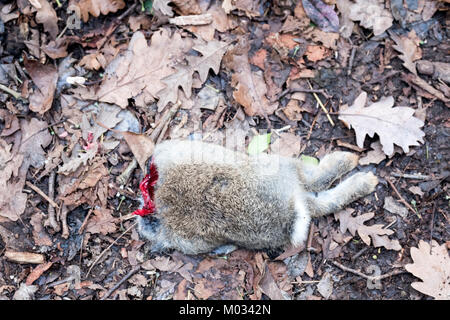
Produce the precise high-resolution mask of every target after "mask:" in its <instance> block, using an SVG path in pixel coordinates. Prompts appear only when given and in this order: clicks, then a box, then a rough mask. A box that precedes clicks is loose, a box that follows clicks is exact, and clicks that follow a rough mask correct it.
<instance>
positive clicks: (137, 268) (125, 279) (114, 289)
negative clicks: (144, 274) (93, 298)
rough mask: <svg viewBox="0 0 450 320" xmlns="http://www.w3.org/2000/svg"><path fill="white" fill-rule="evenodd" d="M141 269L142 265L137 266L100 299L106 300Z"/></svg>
mask: <svg viewBox="0 0 450 320" xmlns="http://www.w3.org/2000/svg"><path fill="white" fill-rule="evenodd" d="M140 269H141V266H140V265H137V266H135V267H134V268H133V269H131V270H130V272H128V273H127V274H126V275H125V277H123V278H122V279H121V280H120V281H119V282H117V283H116V284H115V285H114V287H112V288H111V289H109V290H108V292H106V293H105V295H104V296H103V297H101V298H100V300H106V298H108V297H109V296H110V295H111V294H112V293H113V292H114V291H116V290H117V289H118V288H119V287H120V286H121V285H122V284H123V283H124V282H125V281H127V280H128V279H130V278H131V276H132V275H134V274H135V273H136V272H138V271H139V270H140Z"/></svg>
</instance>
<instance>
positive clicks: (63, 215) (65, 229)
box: [60, 204, 70, 239]
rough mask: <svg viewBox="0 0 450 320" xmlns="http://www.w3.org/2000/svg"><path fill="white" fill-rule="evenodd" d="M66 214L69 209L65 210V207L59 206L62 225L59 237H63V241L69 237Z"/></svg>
mask: <svg viewBox="0 0 450 320" xmlns="http://www.w3.org/2000/svg"><path fill="white" fill-rule="evenodd" d="M68 212H69V209H68V208H67V206H66V205H64V204H63V205H62V206H61V210H60V220H61V223H62V234H61V237H63V238H64V239H67V238H69V236H70V231H69V226H68V225H67V213H68Z"/></svg>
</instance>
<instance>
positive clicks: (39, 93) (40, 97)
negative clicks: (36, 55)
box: [24, 57, 58, 114]
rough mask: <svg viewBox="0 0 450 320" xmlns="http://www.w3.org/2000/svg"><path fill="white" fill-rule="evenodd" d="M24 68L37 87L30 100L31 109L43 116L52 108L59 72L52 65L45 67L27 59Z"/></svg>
mask: <svg viewBox="0 0 450 320" xmlns="http://www.w3.org/2000/svg"><path fill="white" fill-rule="evenodd" d="M24 66H25V69H26V70H27V72H28V73H29V74H30V76H31V79H32V80H33V82H34V84H35V85H36V87H37V88H36V89H35V91H34V92H33V93H32V94H31V95H30V98H29V99H30V109H31V111H34V112H38V113H40V114H43V113H45V112H46V111H47V110H49V109H50V108H51V107H52V103H53V96H54V94H55V89H56V83H57V81H58V72H57V70H56V68H55V67H54V66H53V65H51V64H47V65H43V64H41V63H40V62H38V61H35V60H28V59H27V58H26V57H25V59H24Z"/></svg>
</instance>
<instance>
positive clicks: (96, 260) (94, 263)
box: [86, 222, 137, 278]
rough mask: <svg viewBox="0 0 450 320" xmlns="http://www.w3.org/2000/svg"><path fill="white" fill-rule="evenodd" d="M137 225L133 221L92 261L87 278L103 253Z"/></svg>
mask: <svg viewBox="0 0 450 320" xmlns="http://www.w3.org/2000/svg"><path fill="white" fill-rule="evenodd" d="M136 225H137V222H135V223H133V224H132V225H131V226H130V227H129V228H128V229H127V230H125V231H124V232H122V234H121V235H120V236H119V237H118V238H117V239H116V240H114V241H113V242H112V243H111V244H110V245H109V246H108V248H106V249H105V250H103V251H102V253H100V255H99V256H98V257H97V259H95V261H94V262H93V263H92V265H91V266H90V268H89V270H88V272H87V273H86V278H87V277H88V275H89V273H91V270H92V268H93V267H94V266H95V265H96V264H97V262H98V261H99V260H100V258H101V257H103V255H104V254H105V252H107V251H108V250H109V249H110V248H111V247H112V246H113V245H114V244H116V242H117V241H119V239H120V238H122V237H123V236H124V235H125V233H127V232H128V231H130V230H131V229H133V228H134V227H135V226H136Z"/></svg>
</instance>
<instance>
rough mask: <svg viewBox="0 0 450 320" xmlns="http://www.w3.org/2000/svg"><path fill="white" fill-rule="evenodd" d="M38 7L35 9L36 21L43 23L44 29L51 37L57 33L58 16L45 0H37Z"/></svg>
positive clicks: (53, 37) (54, 37) (54, 36)
mask: <svg viewBox="0 0 450 320" xmlns="http://www.w3.org/2000/svg"><path fill="white" fill-rule="evenodd" d="M39 5H40V8H38V9H37V13H36V22H37V23H42V24H43V25H44V30H45V31H46V32H48V33H49V34H50V36H51V38H52V39H56V36H57V35H58V16H57V15H56V11H55V9H53V7H52V5H51V4H50V3H49V2H48V1H47V0H39Z"/></svg>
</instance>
